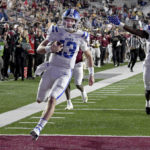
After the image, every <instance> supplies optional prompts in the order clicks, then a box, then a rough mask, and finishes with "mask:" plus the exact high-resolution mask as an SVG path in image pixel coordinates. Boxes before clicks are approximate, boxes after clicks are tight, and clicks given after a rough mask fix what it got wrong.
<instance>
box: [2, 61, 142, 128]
mask: <svg viewBox="0 0 150 150" xmlns="http://www.w3.org/2000/svg"><path fill="white" fill-rule="evenodd" d="M142 68H143V67H142V62H137V63H136V64H135V67H134V72H130V71H129V68H127V66H126V65H125V66H120V67H116V68H113V69H109V70H105V71H102V72H100V73H99V74H106V73H108V74H114V73H115V74H117V73H118V75H117V76H113V77H111V78H108V79H105V80H102V81H99V82H96V83H95V84H94V85H93V86H92V87H90V86H88V85H87V86H85V90H86V91H87V93H88V92H92V91H95V90H97V89H100V88H103V87H105V86H108V85H111V84H112V83H115V82H118V81H121V80H123V79H126V78H129V77H132V76H134V75H137V74H139V73H141V72H142ZM97 74H98V73H97ZM78 96H80V92H79V90H77V89H75V90H72V91H71V98H75V97H78ZM64 101H66V96H65V95H63V96H62V97H61V98H60V99H59V101H57V105H58V104H59V103H62V102H64ZM45 105H46V103H42V104H38V103H36V102H35V103H32V104H29V105H26V106H23V107H20V108H18V109H15V110H11V111H8V112H5V113H2V114H0V127H3V126H6V125H8V124H11V123H13V122H16V121H18V120H20V119H23V118H25V117H28V116H30V115H32V114H34V113H37V112H40V111H42V110H44V108H45Z"/></svg>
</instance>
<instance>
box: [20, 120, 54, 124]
mask: <svg viewBox="0 0 150 150" xmlns="http://www.w3.org/2000/svg"><path fill="white" fill-rule="evenodd" d="M19 123H20V124H33V123H35V124H37V123H38V122H32V121H31V122H19ZM47 123H48V124H55V123H54V122H47Z"/></svg>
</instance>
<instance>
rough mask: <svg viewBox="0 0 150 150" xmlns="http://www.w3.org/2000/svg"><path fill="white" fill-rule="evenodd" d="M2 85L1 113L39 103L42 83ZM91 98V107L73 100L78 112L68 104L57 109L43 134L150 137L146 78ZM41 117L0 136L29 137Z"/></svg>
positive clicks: (5, 129) (8, 128)
mask: <svg viewBox="0 0 150 150" xmlns="http://www.w3.org/2000/svg"><path fill="white" fill-rule="evenodd" d="M32 82H33V83H32ZM85 84H86V83H85ZM1 85H3V87H4V88H1V89H2V92H4V93H5V94H2V96H1V98H0V99H1V100H0V107H1V109H0V113H2V112H5V111H6V110H11V109H12V108H13V109H15V108H17V107H19V106H22V105H25V104H29V103H32V102H35V101H34V97H35V96H36V90H37V86H38V79H37V81H35V80H33V81H31V80H30V81H26V82H21V81H19V82H14V81H9V82H2V83H1ZM22 85H23V90H22ZM31 88H32V90H31ZM16 91H17V93H16V94H17V97H18V99H17V100H16V98H15V95H16V94H15V92H16ZM6 92H7V95H6ZM20 92H21V95H20V94H19V93H20ZM8 93H10V94H9V96H8ZM22 97H23V98H22ZM88 97H89V101H88V103H87V104H85V103H82V100H81V97H77V98H75V99H73V100H72V101H73V104H74V110H71V111H65V110H64V108H65V106H66V102H64V103H61V104H59V105H57V106H56V110H55V114H54V115H53V118H51V120H50V121H49V123H48V124H47V125H46V127H45V128H44V130H43V131H42V133H41V134H69V135H74V134H75V135H124V136H150V132H149V129H148V126H149V125H148V124H150V118H149V117H150V116H148V115H146V113H145V98H144V86H143V81H142V74H139V75H136V76H134V77H132V78H129V79H126V80H123V81H120V82H118V83H114V84H112V85H110V86H107V87H105V88H102V89H99V90H96V91H94V92H91V93H88ZM40 115H41V112H39V113H36V114H33V115H32V116H29V117H27V118H24V119H22V120H20V121H18V122H15V123H13V124H10V125H8V126H5V127H2V128H0V134H29V132H30V131H31V129H32V128H33V127H34V126H35V125H36V122H37V121H38V120H39V118H38V117H40ZM19 128H20V129H19Z"/></svg>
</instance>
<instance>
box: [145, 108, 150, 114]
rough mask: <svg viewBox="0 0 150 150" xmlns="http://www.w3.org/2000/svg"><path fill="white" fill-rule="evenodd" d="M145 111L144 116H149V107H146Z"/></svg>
mask: <svg viewBox="0 0 150 150" xmlns="http://www.w3.org/2000/svg"><path fill="white" fill-rule="evenodd" d="M145 111H146V114H147V115H150V107H146V110H145Z"/></svg>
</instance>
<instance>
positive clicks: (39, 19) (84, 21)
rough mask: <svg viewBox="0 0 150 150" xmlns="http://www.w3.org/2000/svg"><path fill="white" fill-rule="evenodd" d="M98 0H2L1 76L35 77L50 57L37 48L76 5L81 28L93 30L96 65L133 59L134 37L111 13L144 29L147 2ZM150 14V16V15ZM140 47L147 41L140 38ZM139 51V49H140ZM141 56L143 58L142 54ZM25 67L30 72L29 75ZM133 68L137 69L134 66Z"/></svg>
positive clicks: (143, 47)
mask: <svg viewBox="0 0 150 150" xmlns="http://www.w3.org/2000/svg"><path fill="white" fill-rule="evenodd" d="M94 2H96V1H94V0H91V1H88V0H78V1H77V0H0V80H6V79H8V78H9V73H12V74H13V76H14V79H15V80H18V78H20V77H21V79H22V80H24V78H27V79H34V71H35V70H36V68H37V66H38V65H39V64H41V63H42V62H44V61H45V60H46V59H47V58H46V56H45V55H39V54H37V52H36V49H37V47H38V45H39V43H40V42H41V41H42V40H43V39H44V38H45V37H46V32H47V30H48V28H49V27H50V25H51V24H61V18H62V13H63V12H64V10H66V9H67V8H70V7H73V8H76V9H77V10H79V12H80V13H81V22H80V26H79V28H82V29H84V30H85V31H88V32H89V33H90V37H91V39H90V45H89V46H90V49H91V52H92V54H93V60H94V63H95V66H97V67H101V66H103V65H105V64H106V63H113V64H114V66H119V65H120V63H124V62H125V61H126V60H129V59H130V58H129V56H130V55H129V53H130V48H131V46H130V44H129V41H130V38H132V36H131V35H130V34H129V33H127V32H125V31H124V30H123V29H121V28H118V27H116V26H114V25H112V24H110V23H109V22H108V20H107V16H109V15H118V17H119V18H120V19H121V21H122V22H124V23H126V24H128V25H131V26H135V25H136V26H135V27H136V28H140V29H141V30H144V29H146V28H148V24H149V23H148V20H147V18H146V17H145V16H144V15H143V12H142V8H143V7H144V6H145V5H147V4H146V3H144V1H142V0H139V1H138V3H137V4H136V6H131V7H129V6H128V5H127V4H124V5H123V6H122V7H117V6H115V5H113V0H103V1H101V2H99V1H98V2H97V3H99V5H98V6H95V5H92V4H93V3H94ZM147 17H148V16H147ZM139 42H140V44H139V47H138V48H141V49H145V44H146V43H145V41H144V40H141V39H139ZM138 53H139V51H138ZM140 60H143V58H141V57H140ZM25 68H27V75H26V76H25V73H24V71H25ZM132 71H133V70H132Z"/></svg>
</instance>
